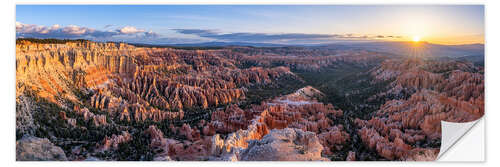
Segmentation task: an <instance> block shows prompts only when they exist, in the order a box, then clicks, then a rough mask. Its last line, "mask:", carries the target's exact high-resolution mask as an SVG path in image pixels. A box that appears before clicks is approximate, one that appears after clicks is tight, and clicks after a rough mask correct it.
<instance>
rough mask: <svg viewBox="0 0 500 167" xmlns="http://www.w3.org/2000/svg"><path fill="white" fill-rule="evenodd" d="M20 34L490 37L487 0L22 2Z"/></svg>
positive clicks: (190, 38) (320, 39)
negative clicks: (386, 1) (441, 1)
mask: <svg viewBox="0 0 500 167" xmlns="http://www.w3.org/2000/svg"><path fill="white" fill-rule="evenodd" d="M16 36H17V37H18V38H23V37H35V38H64V39H76V38H83V39H90V40H95V41H123V42H131V43H149V44H183V43H203V42H251V43H274V44H327V43H337V42H364V41H411V40H413V39H417V38H418V39H420V40H421V41H427V42H430V43H436V44H449V45H455V44H473V43H484V6H482V5H406V6H404V5H385V6H384V5H382V6H380V5H350V6H349V5H17V6H16Z"/></svg>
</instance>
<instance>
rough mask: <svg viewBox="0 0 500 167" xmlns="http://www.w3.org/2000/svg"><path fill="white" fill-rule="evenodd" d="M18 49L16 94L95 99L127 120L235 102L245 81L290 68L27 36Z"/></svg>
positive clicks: (78, 101)
mask: <svg viewBox="0 0 500 167" xmlns="http://www.w3.org/2000/svg"><path fill="white" fill-rule="evenodd" d="M16 51H17V52H16V65H17V70H16V77H17V80H16V82H17V84H16V85H17V89H16V90H17V94H18V96H19V95H21V94H23V93H25V91H31V92H34V93H35V94H36V95H37V96H39V97H41V98H44V99H47V100H48V101H50V102H53V103H56V104H58V105H60V106H63V107H67V108H71V107H72V105H77V106H79V105H90V106H92V107H93V108H96V109H99V110H101V111H107V112H109V113H110V114H111V115H112V116H115V117H119V119H120V120H125V121H145V120H154V121H161V120H164V119H182V118H183V116H184V114H183V109H185V108H202V109H206V108H208V107H217V106H219V105H224V104H228V103H234V102H237V101H239V100H241V99H244V98H245V93H244V90H243V89H241V87H242V86H248V85H250V84H265V83H270V82H271V81H272V80H274V79H275V78H278V77H280V76H284V75H291V73H290V72H289V69H288V68H285V67H278V68H261V67H253V68H248V69H239V68H237V67H235V65H234V64H233V63H234V60H230V59H226V58H225V57H224V55H226V54H229V53H225V52H224V51H188V50H175V49H166V48H136V47H134V46H130V45H127V44H115V43H94V42H76V43H66V44H33V43H29V42H23V43H20V44H17V46H16ZM82 94H83V95H90V99H82V97H81V96H82ZM68 102H69V103H70V104H68ZM172 110H175V111H176V112H171V111H172Z"/></svg>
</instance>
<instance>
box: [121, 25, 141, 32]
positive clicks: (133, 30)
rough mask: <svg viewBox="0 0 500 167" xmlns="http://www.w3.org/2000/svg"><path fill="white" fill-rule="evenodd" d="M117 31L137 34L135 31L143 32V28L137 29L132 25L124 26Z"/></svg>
mask: <svg viewBox="0 0 500 167" xmlns="http://www.w3.org/2000/svg"><path fill="white" fill-rule="evenodd" d="M117 31H118V32H120V33H122V34H137V33H141V32H144V30H142V29H137V28H135V27H132V26H125V27H123V28H121V29H118V30H117Z"/></svg>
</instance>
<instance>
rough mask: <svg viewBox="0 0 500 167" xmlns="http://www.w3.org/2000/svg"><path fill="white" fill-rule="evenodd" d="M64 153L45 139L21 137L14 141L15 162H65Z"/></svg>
mask: <svg viewBox="0 0 500 167" xmlns="http://www.w3.org/2000/svg"><path fill="white" fill-rule="evenodd" d="M66 160H68V159H67V158H66V155H65V154H64V151H63V150H62V149H61V148H60V147H58V146H55V145H54V144H52V143H51V142H50V141H49V140H48V139H46V138H43V139H42V138H37V137H23V138H22V139H20V140H18V141H16V161H66Z"/></svg>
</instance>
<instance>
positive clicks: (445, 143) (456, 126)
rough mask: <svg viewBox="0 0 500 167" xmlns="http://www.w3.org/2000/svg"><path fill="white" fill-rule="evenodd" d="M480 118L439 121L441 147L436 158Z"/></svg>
mask: <svg viewBox="0 0 500 167" xmlns="http://www.w3.org/2000/svg"><path fill="white" fill-rule="evenodd" d="M479 120H480V119H477V120H474V121H471V122H462V123H455V122H446V121H441V148H440V151H439V154H438V157H437V159H436V160H439V158H440V157H441V156H442V155H444V154H445V153H446V151H448V150H449V149H450V148H451V147H452V146H453V145H454V144H455V143H456V142H457V141H458V140H460V138H462V136H464V135H465V134H466V133H467V132H468V131H469V130H470V129H471V128H472V127H473V126H474V125H475V124H476V123H477V122H478V121H479Z"/></svg>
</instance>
